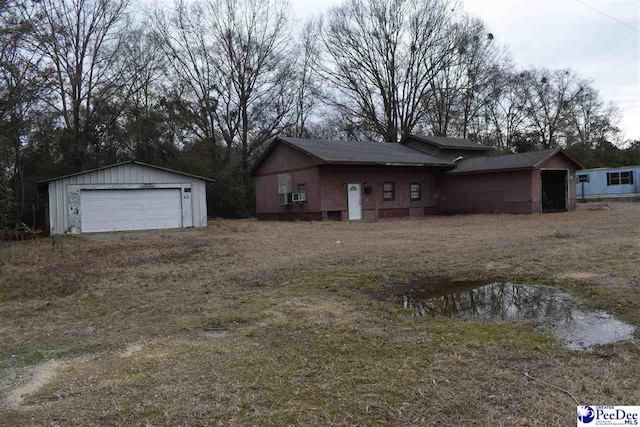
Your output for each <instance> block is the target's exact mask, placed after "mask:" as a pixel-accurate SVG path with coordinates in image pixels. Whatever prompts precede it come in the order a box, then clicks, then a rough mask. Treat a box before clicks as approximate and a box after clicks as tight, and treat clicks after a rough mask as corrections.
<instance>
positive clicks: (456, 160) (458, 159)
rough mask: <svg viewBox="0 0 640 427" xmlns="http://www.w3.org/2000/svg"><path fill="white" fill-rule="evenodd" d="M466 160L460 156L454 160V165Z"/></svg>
mask: <svg viewBox="0 0 640 427" xmlns="http://www.w3.org/2000/svg"><path fill="white" fill-rule="evenodd" d="M462 159H464V157H462V156H458V157H456V158H455V159H453V163H458V162H459V161H460V160H462Z"/></svg>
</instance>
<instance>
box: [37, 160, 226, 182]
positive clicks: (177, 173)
mask: <svg viewBox="0 0 640 427" xmlns="http://www.w3.org/2000/svg"><path fill="white" fill-rule="evenodd" d="M128 164H134V165H138V166H144V167H148V168H152V169H158V170H161V171H164V172H169V173H173V174H176V175H183V176H188V177H191V178H196V179H202V180H204V181H209V182H215V181H216V180H215V179H213V178H207V177H204V176H199V175H193V174H190V173H186V172H181V171H177V170H174V169H169V168H164V167H162V166H156V165H150V164H148V163H143V162H138V161H136V160H129V161H126V162H120V163H114V164H112V165H108V166H102V167H100V168H94V169H87V170H84V171H81V172H76V173H70V174H68V175H62V176H58V177H55V178H49V179H43V180H42V181H38V184H45V183H47V182H51V181H57V180H59V179H64V178H71V177H72V176H78V175H84V174H87V173H92V172H97V171H101V170H105V169H111V168H114V167H117V166H122V165H128Z"/></svg>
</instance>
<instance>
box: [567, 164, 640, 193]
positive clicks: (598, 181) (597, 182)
mask: <svg viewBox="0 0 640 427" xmlns="http://www.w3.org/2000/svg"><path fill="white" fill-rule="evenodd" d="M611 172H631V173H632V174H633V184H622V185H607V174H609V173H611ZM576 175H577V177H579V176H580V175H588V176H589V182H585V183H584V184H583V183H581V182H580V179H578V178H576V194H577V196H578V199H583V198H584V199H587V200H588V199H611V198H634V197H640V166H628V167H622V168H598V169H584V170H581V171H578V172H576ZM583 188H584V196H583V194H582V189H583Z"/></svg>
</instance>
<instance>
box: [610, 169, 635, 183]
mask: <svg viewBox="0 0 640 427" xmlns="http://www.w3.org/2000/svg"><path fill="white" fill-rule="evenodd" d="M607 185H608V186H612V185H633V171H625V172H607Z"/></svg>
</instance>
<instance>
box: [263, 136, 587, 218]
mask: <svg viewBox="0 0 640 427" xmlns="http://www.w3.org/2000/svg"><path fill="white" fill-rule="evenodd" d="M491 154H492V149H491V148H490V147H487V146H484V145H480V144H476V143H474V142H472V141H468V140H463V139H456V138H444V137H431V136H424V135H408V136H406V137H404V138H403V139H402V141H401V142H400V143H377V142H351V141H323V140H313V139H300V138H288V137H277V138H275V139H274V140H272V141H271V143H270V145H269V146H268V147H267V148H266V149H265V151H264V152H263V154H262V156H261V157H260V158H259V159H258V160H257V162H256V163H255V165H254V167H253V169H252V175H253V176H254V177H255V182H256V211H257V216H258V219H274V220H296V219H299V220H323V219H338V220H346V219H349V220H359V219H376V218H391V217H419V216H423V215H429V214H445V213H476V212H506V213H533V212H552V211H553V212H557V211H567V210H570V209H574V208H575V205H576V193H575V190H576V187H575V185H574V182H575V171H576V170H578V169H582V166H581V165H580V163H578V162H577V161H575V160H574V159H572V158H571V157H570V156H569V155H568V154H567V153H565V152H564V151H563V150H560V149H551V150H545V151H538V152H531V153H522V154H512V155H506V156H493V155H491Z"/></svg>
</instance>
